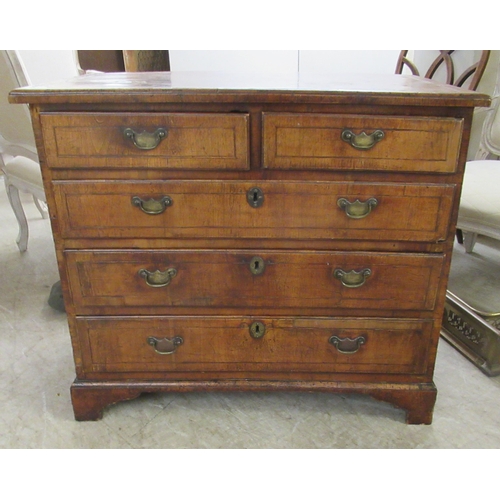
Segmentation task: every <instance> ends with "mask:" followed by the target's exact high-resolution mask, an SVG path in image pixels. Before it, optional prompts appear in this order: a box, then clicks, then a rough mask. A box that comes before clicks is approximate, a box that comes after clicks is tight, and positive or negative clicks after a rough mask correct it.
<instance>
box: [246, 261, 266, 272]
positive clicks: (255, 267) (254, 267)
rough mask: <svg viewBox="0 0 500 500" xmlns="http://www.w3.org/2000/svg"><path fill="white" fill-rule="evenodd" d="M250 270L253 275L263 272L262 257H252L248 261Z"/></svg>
mask: <svg viewBox="0 0 500 500" xmlns="http://www.w3.org/2000/svg"><path fill="white" fill-rule="evenodd" d="M249 267H250V272H251V273H252V274H254V275H259V274H262V273H263V272H264V269H265V267H266V263H265V262H264V259H263V258H262V257H253V258H252V260H251V261H250V266H249Z"/></svg>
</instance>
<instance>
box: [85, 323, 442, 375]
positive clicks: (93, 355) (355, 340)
mask: <svg viewBox="0 0 500 500" xmlns="http://www.w3.org/2000/svg"><path fill="white" fill-rule="evenodd" d="M76 322H77V329H78V333H79V337H80V342H81V345H82V346H83V347H84V349H83V351H84V366H85V370H86V371H89V372H90V371H94V372H127V371H131V372H159V371H162V372H176V371H177V372H179V371H180V372H188V371H205V372H211V371H213V372H221V371H222V372H224V371H225V372H240V373H241V372H243V371H245V372H252V371H271V372H272V371H283V370H286V371H288V372H291V371H298V372H300V371H309V372H323V373H332V374H333V373H349V372H351V373H352V372H358V373H412V374H419V373H424V372H425V371H426V368H427V366H426V352H427V348H428V344H429V339H430V335H431V333H432V322H431V321H425V320H392V319H371V318H370V319H324V318H308V319H299V318H273V317H249V316H245V317H229V318H224V317H216V316H215V317H214V316H208V317H197V318H194V317H182V316H181V317H179V316H177V317H175V316H173V317H172V316H170V317H167V316H165V317H152V316H149V317H141V318H127V317H122V318H117V317H116V318H106V317H94V318H83V317H80V318H77V321H76ZM256 324H258V328H257V327H256V326H255V325H256ZM256 332H258V333H256ZM236 376H237V375H236ZM240 376H244V374H240Z"/></svg>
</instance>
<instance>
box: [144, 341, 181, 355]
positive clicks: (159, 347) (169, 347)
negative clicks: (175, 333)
mask: <svg viewBox="0 0 500 500" xmlns="http://www.w3.org/2000/svg"><path fill="white" fill-rule="evenodd" d="M147 342H148V344H149V345H150V346H153V347H154V350H155V352H157V353H158V354H173V353H174V352H175V351H176V350H177V347H179V346H180V345H181V344H183V343H184V339H183V338H182V337H174V338H172V339H167V338H166V337H164V338H162V339H157V338H156V337H148V339H147Z"/></svg>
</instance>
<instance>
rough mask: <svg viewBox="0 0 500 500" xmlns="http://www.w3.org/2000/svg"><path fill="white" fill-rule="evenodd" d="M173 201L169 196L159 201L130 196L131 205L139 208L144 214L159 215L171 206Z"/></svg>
mask: <svg viewBox="0 0 500 500" xmlns="http://www.w3.org/2000/svg"><path fill="white" fill-rule="evenodd" d="M172 203H173V201H172V198H170V196H162V197H161V198H160V199H158V200H155V199H154V198H150V199H149V200H143V199H142V198H139V196H132V205H135V206H136V207H139V208H140V209H141V210H142V211H143V212H144V213H145V214H148V215H159V214H162V213H163V212H165V210H166V209H167V207H169V206H170V205H172Z"/></svg>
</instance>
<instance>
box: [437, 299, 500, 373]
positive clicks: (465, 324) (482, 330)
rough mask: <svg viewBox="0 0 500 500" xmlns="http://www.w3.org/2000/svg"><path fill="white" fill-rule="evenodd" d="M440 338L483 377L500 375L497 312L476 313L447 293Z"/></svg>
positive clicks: (499, 317) (499, 323)
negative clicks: (478, 370)
mask: <svg viewBox="0 0 500 500" xmlns="http://www.w3.org/2000/svg"><path fill="white" fill-rule="evenodd" d="M441 336H442V337H443V338H444V339H445V340H447V341H448V342H449V343H450V344H451V345H453V346H454V347H455V348H456V349H457V350H458V351H460V352H461V353H462V354H463V355H464V356H465V357H467V358H468V359H469V360H470V361H472V363H474V364H475V365H476V366H477V367H478V368H479V369H480V370H482V371H483V372H484V373H485V374H486V375H488V376H490V377H491V376H495V375H500V313H488V312H483V311H478V310H477V309H474V308H473V307H471V306H470V305H469V304H467V303H466V302H464V301H463V300H461V299H460V298H459V297H457V296H456V295H454V294H453V293H451V292H450V291H448V292H446V303H445V309H444V314H443V323H442V330H441Z"/></svg>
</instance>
